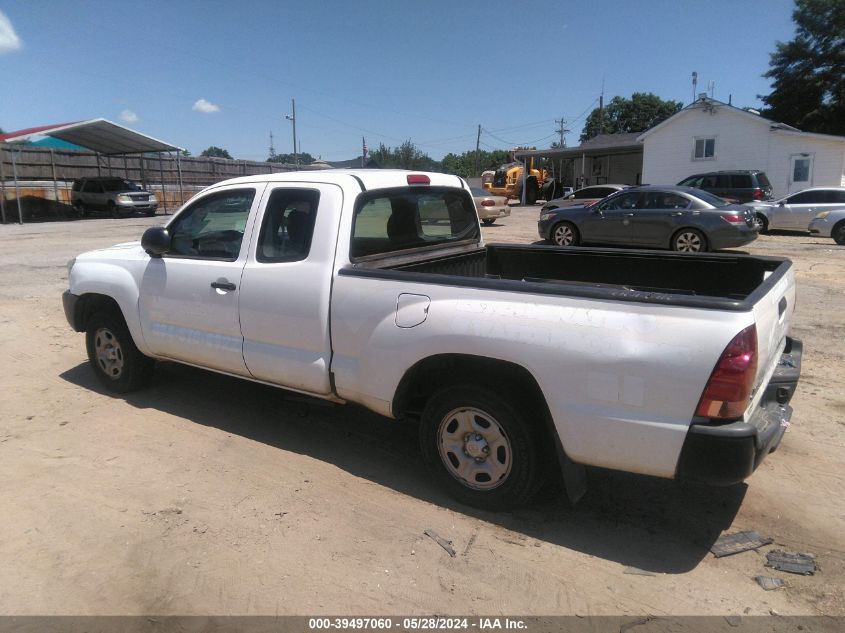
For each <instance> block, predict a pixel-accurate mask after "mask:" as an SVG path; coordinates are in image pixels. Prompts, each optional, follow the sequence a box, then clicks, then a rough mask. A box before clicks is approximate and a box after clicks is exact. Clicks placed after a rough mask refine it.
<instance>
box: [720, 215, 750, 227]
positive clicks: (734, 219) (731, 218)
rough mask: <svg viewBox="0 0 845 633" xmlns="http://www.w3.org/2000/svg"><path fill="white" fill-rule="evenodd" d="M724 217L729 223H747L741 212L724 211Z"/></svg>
mask: <svg viewBox="0 0 845 633" xmlns="http://www.w3.org/2000/svg"><path fill="white" fill-rule="evenodd" d="M722 219H723V220H724V221H725V222H728V223H729V224H745V217H743V216H742V215H741V214H739V213H723V214H722Z"/></svg>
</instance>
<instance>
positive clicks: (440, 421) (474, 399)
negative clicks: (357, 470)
mask: <svg viewBox="0 0 845 633" xmlns="http://www.w3.org/2000/svg"><path fill="white" fill-rule="evenodd" d="M523 411H524V409H522V408H521V407H515V406H514V401H513V400H512V399H510V398H506V397H503V396H502V395H500V393H497V392H496V391H493V390H491V389H487V388H485V387H479V386H476V385H456V386H451V387H445V388H443V389H441V390H440V391H438V392H436V393H435V394H434V395H433V396H432V397H431V398H430V399H429V401H428V403H427V404H426V407H425V410H424V411H423V415H422V419H421V421H420V447H421V450H422V454H423V457H424V458H425V460H426V462H427V464H428V466H429V468H430V469H431V470H432V472H433V473H434V475H435V477H436V478H437V479H438V480H439V481H440V483H441V484H442V485H443V486H444V487H445V488H446V489H447V490H448V491H449V492H450V494H451V495H452V496H453V497H455V498H456V499H458V500H459V501H461V502H463V503H466V504H467V505H471V506H474V507H477V508H482V509H485V510H504V509H508V508H513V507H515V506H518V505H522V504H524V503H525V502H527V501H529V500H530V499H531V497H532V496H533V495H534V494H535V493H536V492H537V489H538V488H539V486H540V483H541V482H542V477H541V468H540V463H539V459H538V455H539V452H538V447H537V439H536V436H535V433H534V431H533V427H532V425H531V421H530V420H528V419H526V416H525V414H524V413H523Z"/></svg>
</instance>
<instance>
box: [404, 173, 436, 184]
mask: <svg viewBox="0 0 845 633" xmlns="http://www.w3.org/2000/svg"><path fill="white" fill-rule="evenodd" d="M408 184H409V185H430V184H431V178H429V177H428V176H426V175H425V174H408Z"/></svg>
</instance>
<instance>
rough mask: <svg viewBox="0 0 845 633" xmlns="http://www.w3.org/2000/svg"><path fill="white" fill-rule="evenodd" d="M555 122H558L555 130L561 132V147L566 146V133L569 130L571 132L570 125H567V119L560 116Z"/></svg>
mask: <svg viewBox="0 0 845 633" xmlns="http://www.w3.org/2000/svg"><path fill="white" fill-rule="evenodd" d="M555 123H557V124H558V128H557V129H556V130H555V132H557V133H558V134H560V145H559V147H566V138H564V134H566V133H567V132H571V131H572V130H570V129H569V128H568V127H566V119H565V118H563V117H560V118H559V119H555Z"/></svg>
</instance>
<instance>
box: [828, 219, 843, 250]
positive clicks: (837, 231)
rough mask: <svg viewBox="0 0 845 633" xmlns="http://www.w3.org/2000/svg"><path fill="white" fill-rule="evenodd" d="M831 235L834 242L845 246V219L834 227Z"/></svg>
mask: <svg viewBox="0 0 845 633" xmlns="http://www.w3.org/2000/svg"><path fill="white" fill-rule="evenodd" d="M830 236H831V237H832V238H833V241H834V242H836V243H837V244H839V245H840V246H845V220H843V221H841V222H839V223H838V224H837V225H836V226H834V227H833V230H832V231H831V232H830Z"/></svg>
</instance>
